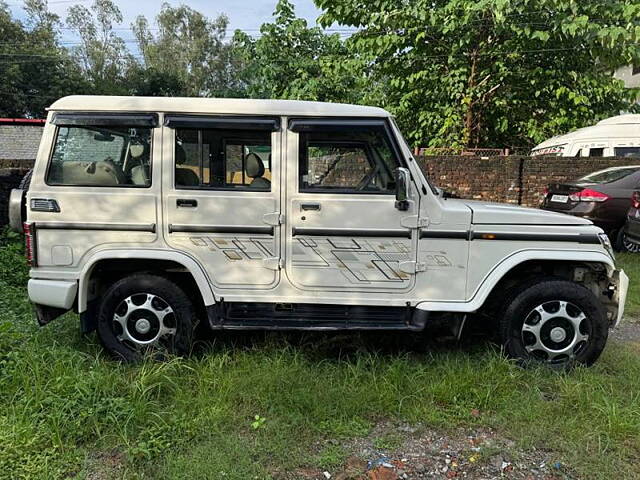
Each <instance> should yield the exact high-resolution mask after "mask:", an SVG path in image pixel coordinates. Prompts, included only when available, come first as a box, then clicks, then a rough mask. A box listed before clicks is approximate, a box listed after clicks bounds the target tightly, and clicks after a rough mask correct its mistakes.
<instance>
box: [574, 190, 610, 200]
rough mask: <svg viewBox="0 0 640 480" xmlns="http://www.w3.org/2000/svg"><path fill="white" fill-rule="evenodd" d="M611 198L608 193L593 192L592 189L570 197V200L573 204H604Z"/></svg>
mask: <svg viewBox="0 0 640 480" xmlns="http://www.w3.org/2000/svg"><path fill="white" fill-rule="evenodd" d="M609 198H610V197H609V195H607V194H606V193H602V192H598V191H596V190H591V189H590V188H585V189H584V190H581V191H579V192H576V193H574V194H572V195H569V199H570V200H571V201H573V202H604V201H606V200H609Z"/></svg>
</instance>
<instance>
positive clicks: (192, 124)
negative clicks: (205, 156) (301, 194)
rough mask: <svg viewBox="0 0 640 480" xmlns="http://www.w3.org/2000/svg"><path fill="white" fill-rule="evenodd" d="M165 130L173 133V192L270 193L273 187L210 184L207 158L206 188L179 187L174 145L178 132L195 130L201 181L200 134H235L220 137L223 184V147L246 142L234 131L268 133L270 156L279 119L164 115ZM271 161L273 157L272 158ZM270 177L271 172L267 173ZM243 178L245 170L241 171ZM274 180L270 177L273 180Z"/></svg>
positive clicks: (211, 173) (225, 170)
mask: <svg viewBox="0 0 640 480" xmlns="http://www.w3.org/2000/svg"><path fill="white" fill-rule="evenodd" d="M164 125H165V127H167V128H169V129H171V130H172V132H173V162H172V171H173V188H174V190H176V191H178V190H190V191H198V190H205V191H222V192H254V193H273V192H274V189H273V187H272V186H271V187H269V188H268V189H266V188H255V187H253V188H252V187H251V186H249V185H247V186H244V185H242V186H236V187H226V186H224V187H222V186H214V185H211V180H212V179H213V169H212V168H211V159H209V184H208V185H197V186H188V185H178V184H177V183H176V174H175V172H176V168H177V167H178V166H177V165H176V157H175V147H176V144H177V134H178V130H180V129H182V130H195V131H196V132H198V151H199V152H200V153H199V157H200V158H199V171H200V180H201V181H202V177H203V174H202V173H203V169H204V162H203V161H202V146H203V145H204V141H203V138H204V134H203V132H204V131H206V130H210V131H219V132H223V131H227V132H229V131H231V132H234V135H232V136H229V137H222V138H221V141H220V146H221V148H222V149H223V151H225V159H224V160H225V161H224V178H225V183H226V173H227V165H226V160H227V159H226V145H227V141H228V140H235V141H243V142H245V141H246V140H247V138H246V137H242V136H239V135H237V134H236V133H237V132H242V131H245V132H251V133H254V134H255V133H259V132H262V133H268V134H269V147H270V148H271V153H270V155H272V154H273V147H274V144H275V143H276V142H274V140H273V134H274V133H279V132H280V133H281V132H282V129H281V123H280V117H274V116H272V115H270V116H259V117H256V116H251V117H241V116H229V115H216V116H212V115H208V116H195V115H167V116H165V121H164ZM272 162H273V157H272ZM243 163H244V162H243ZM270 171H271V173H272V175H273V170H270ZM243 178H244V171H243ZM272 179H273V177H272Z"/></svg>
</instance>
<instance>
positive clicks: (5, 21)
mask: <svg viewBox="0 0 640 480" xmlns="http://www.w3.org/2000/svg"><path fill="white" fill-rule="evenodd" d="M25 12H26V22H25V24H23V23H21V22H19V21H17V20H14V19H12V18H11V15H10V12H9V10H8V9H7V7H6V4H4V3H3V2H0V38H2V42H0V116H9V117H22V116H26V117H41V116H43V115H44V114H45V108H46V107H48V106H49V105H50V104H51V103H53V101H55V100H56V99H58V98H59V97H62V96H64V95H68V94H69V93H81V92H83V91H85V90H86V88H87V85H86V82H85V81H84V80H83V78H82V76H81V72H80V71H79V70H78V68H77V67H76V65H75V63H74V62H73V61H72V60H71V58H70V57H69V55H68V52H67V51H66V50H65V49H63V48H61V47H60V46H59V42H58V29H59V27H60V20H59V18H58V17H57V16H56V15H54V14H52V13H50V12H49V11H48V9H47V3H46V1H44V0H27V1H25Z"/></svg>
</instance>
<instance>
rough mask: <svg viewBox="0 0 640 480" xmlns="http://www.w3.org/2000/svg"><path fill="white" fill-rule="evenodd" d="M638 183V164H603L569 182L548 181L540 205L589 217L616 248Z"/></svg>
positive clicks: (639, 167)
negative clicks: (609, 165)
mask: <svg viewBox="0 0 640 480" xmlns="http://www.w3.org/2000/svg"><path fill="white" fill-rule="evenodd" d="M638 185H640V165H629V166H624V167H612V168H607V169H605V170H600V171H598V172H594V173H591V174H589V175H586V176H584V177H581V178H579V179H577V180H574V181H573V182H567V183H552V184H550V185H549V186H548V187H547V191H546V192H545V196H544V199H543V202H542V208H543V209H544V210H551V211H554V212H559V213H566V214H569V215H574V216H576V217H582V218H586V219H588V220H591V221H592V222H593V223H594V224H596V225H597V226H598V227H600V228H602V229H603V230H604V231H605V232H606V233H607V234H608V235H609V236H610V238H611V239H612V241H614V242H616V247H618V248H620V244H619V242H618V236H619V233H620V232H621V229H622V227H624V224H625V221H626V215H627V210H629V201H630V200H629V199H630V198H631V195H632V194H633V192H634V189H635V188H637V186H638Z"/></svg>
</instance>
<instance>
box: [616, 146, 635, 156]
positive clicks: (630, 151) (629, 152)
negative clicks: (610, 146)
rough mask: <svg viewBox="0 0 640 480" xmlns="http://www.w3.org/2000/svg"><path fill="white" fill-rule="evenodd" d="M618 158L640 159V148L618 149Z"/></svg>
mask: <svg viewBox="0 0 640 480" xmlns="http://www.w3.org/2000/svg"><path fill="white" fill-rule="evenodd" d="M615 156H616V157H640V147H616V148H615Z"/></svg>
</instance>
